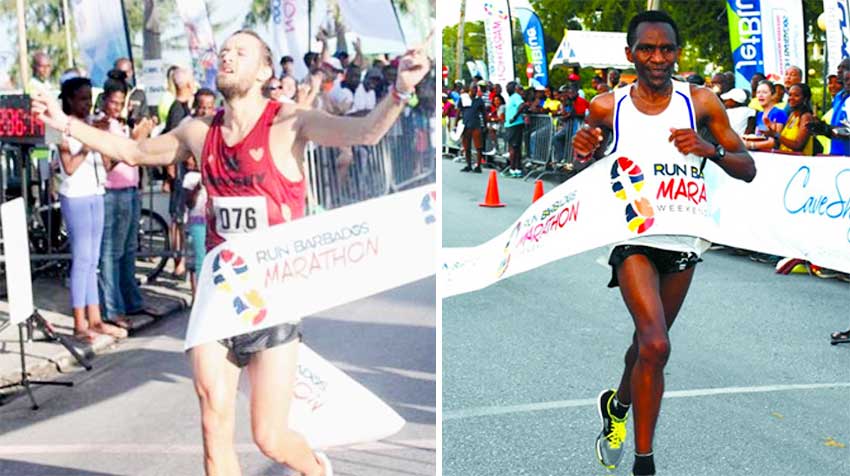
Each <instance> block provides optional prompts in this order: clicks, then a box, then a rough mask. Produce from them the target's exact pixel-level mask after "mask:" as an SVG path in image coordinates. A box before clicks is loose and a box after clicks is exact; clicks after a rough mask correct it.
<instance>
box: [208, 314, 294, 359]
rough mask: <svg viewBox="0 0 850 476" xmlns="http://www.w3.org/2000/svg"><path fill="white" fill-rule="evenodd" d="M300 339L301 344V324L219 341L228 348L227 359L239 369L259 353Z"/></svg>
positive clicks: (276, 327) (275, 327) (285, 325)
mask: <svg viewBox="0 0 850 476" xmlns="http://www.w3.org/2000/svg"><path fill="white" fill-rule="evenodd" d="M295 339H298V341H299V342H301V323H300V322H298V323H295V324H280V325H277V326H273V327H269V328H267V329H260V330H258V331H254V332H249V333H247V334H240V335H238V336H235V337H229V338H227V339H222V340H220V341H219V343H221V345H223V346H225V347H227V348H228V350H229V352H228V353H227V358H228V359H229V360H230V361H231V362H233V363H234V364H236V365H237V366H239V367H244V366H246V365H248V362H250V361H251V357H252V356H253V355H254V354H256V353H259V352H262V351H264V350H266V349H271V348H272V347H277V346H279V345H283V344H286V343H288V342H292V341H294V340H295Z"/></svg>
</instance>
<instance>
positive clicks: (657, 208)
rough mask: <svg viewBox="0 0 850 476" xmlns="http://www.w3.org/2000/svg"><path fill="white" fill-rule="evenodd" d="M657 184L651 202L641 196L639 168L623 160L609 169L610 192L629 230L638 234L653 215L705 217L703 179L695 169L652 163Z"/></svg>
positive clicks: (650, 222)
mask: <svg viewBox="0 0 850 476" xmlns="http://www.w3.org/2000/svg"><path fill="white" fill-rule="evenodd" d="M652 169H653V170H652V172H653V176H654V177H656V180H657V182H658V190H656V192H655V199H654V201H653V202H650V200H649V199H648V198H647V197H646V196H645V195H644V193H643V192H644V190H643V189H644V187H645V184H646V182H645V177H644V175H643V171H642V170H641V168H640V167H639V166H638V165H637V164H636V163H634V162H633V161H632V160H630V159H629V158H627V157H620V158H618V159H617V160H615V161H614V163H613V164H612V166H611V189H612V191H613V192H614V195H615V196H616V197H617V198H619V199H620V200H624V201H625V202H626V210H625V218H626V223H627V224H628V227H629V230H631V231H632V232H635V233H637V234H641V233H644V232H646V231H647V230H649V229H650V228H651V227H652V225H653V224H654V223H655V219H656V216H655V214H656V212H666V213H686V214H691V215H700V216H708V214H709V210H708V195H707V189H706V186H705V176H704V175H703V174H702V172H701V171H700V169H699V167H695V166H692V165H688V164H680V163H656V164H653V167H652Z"/></svg>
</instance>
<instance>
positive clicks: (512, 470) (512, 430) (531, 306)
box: [441, 160, 850, 476]
mask: <svg viewBox="0 0 850 476" xmlns="http://www.w3.org/2000/svg"><path fill="white" fill-rule="evenodd" d="M442 163H443V182H442V184H443V185H442V193H443V216H444V221H443V245H444V246H473V245H476V244H480V243H483V242H484V241H486V240H488V239H490V238H492V237H494V236H496V235H497V234H498V233H500V232H501V231H503V230H505V229H507V228H508V227H509V226H510V225H511V224H512V221H513V220H514V219H515V218H516V217H517V216H518V215H519V214H520V213H521V212H522V211H523V210H524V209H525V208H526V207H527V206H528V205H529V204H530V202H531V197H532V192H533V184H532V183H531V182H522V181H519V180H516V179H508V178H500V180H499V185H500V192H501V198H502V201H503V202H506V203H507V204H508V206H507V207H505V208H501V209H484V208H480V207H478V205H477V203H478V202H479V201H481V200H482V199H483V197H484V190H485V186H486V181H487V174H486V173H485V174H482V175H477V174H464V173H459V172H458V169H459V168H460V165H459V164H453V163H452V162H450V161H448V160H444V161H443V162H442ZM552 187H553V185H552V184H548V183H547V184H546V190H547V191H549V190H550V189H551V188H552ZM704 259H705V262H704V263H702V264H700V265H699V266H698V268H697V271H696V275H695V278H694V283H693V285H692V286H691V290H690V293H689V295H688V298H687V300H686V301H685V305H684V307H683V309H682V311H681V313H680V316H679V318H678V320H677V322H676V324H675V325H674V327H673V328H672V330H671V342H672V354H671V357H670V361H669V363H668V365H667V368H666V371H665V378H666V383H667V385H666V390H667V392H668V393H667V396H666V397H665V399H664V401H663V404H662V410H661V416H660V419H659V424H658V428H657V431H656V438H655V445H654V450H655V455H656V456H655V461H656V468H657V470H658V474H659V475H676V476H702V475H712V476H717V475H721V476H736V475H770V476H786V475H787V476H800V475H818V476H823V475H847V474H850V345H843V346H831V345H829V342H828V335H829V333H830V332H831V331H835V330H839V329H846V328H847V327H848V325H850V315H848V312H847V309H848V298H850V288H848V285H847V284H846V283H842V282H839V281H837V280H822V279H818V278H814V277H809V276H802V275H792V276H779V275H776V274H774V271H773V269H772V267H770V266H769V265H765V264H759V263H755V262H752V261H750V260H749V259H747V258H746V257H742V256H735V255H733V254H731V253H730V252H728V251H723V250H721V251H712V252H708V253H707V254H706V255H705V256H704ZM606 261H607V249H597V250H592V251H590V252H586V253H583V254H580V255H578V256H575V257H571V258H567V259H564V260H562V261H559V262H555V263H551V264H549V265H546V266H544V267H542V268H539V269H536V270H533V271H530V272H528V273H525V274H522V275H519V276H516V277H513V278H510V279H509V280H507V281H502V282H499V283H497V284H495V285H493V286H491V287H489V288H486V289H484V290H481V291H479V292H475V293H471V294H467V295H461V296H456V297H452V298H448V299H445V300H443V303H442V321H441V322H442V379H443V380H442V382H443V384H442V392H443V398H442V407H443V412H442V433H443V439H442V445H443V446H442V448H443V453H442V460H443V461H442V464H443V466H442V467H443V474H444V475H446V476H476V475H494V474H505V473H509V474H515V475H516V474H518V475H535V476H539V475H582V476H587V475H604V474H616V475H626V474H630V471H631V465H632V461H633V454H634V446H633V435H632V431H633V428H632V425H631V424H629V437H628V442H627V444H626V456H625V457H624V459H623V462H622V463H621V466H620V467H619V468H618V469H616V470H614V471H613V472H609V471H607V470H606V469H604V468H603V467H602V466H600V465H599V464H598V463H597V462H596V457H595V455H594V449H593V448H594V447H593V444H594V440H595V438H596V435H597V434H598V432H599V430H600V428H599V423H598V417H597V413H596V408H595V406H594V401H595V398H596V396H597V395H598V393H599V392H600V390H602V389H604V388H608V387H616V386H617V384H618V382H619V378H620V375H621V373H622V366H623V364H622V359H623V355H624V352H625V349H626V348H627V346H628V343H629V341H630V338H631V333H632V331H633V326H632V324H631V319H630V317H629V315H628V313H627V311H626V308H625V306H624V304H623V303H622V300H621V298H620V295H619V292H618V291H616V290H610V289H608V288H606V287H605V285H606V284H607V281H608V279H609V277H610V269H609V268H608V266H607V264H605V263H606Z"/></svg>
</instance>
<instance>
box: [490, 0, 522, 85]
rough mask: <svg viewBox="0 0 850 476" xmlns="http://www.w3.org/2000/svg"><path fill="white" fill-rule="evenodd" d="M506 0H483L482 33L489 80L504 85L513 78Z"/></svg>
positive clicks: (511, 44) (509, 21)
mask: <svg viewBox="0 0 850 476" xmlns="http://www.w3.org/2000/svg"><path fill="white" fill-rule="evenodd" d="M509 11H510V10H509V9H508V3H507V0H490V1H487V2H484V33H485V35H486V36H487V69H488V72H489V73H488V76H489V78H490V81H492V82H493V84H501V85H502V87H504V86H505V85H506V84H507V83H508V82H510V81H513V79H514V75H515V74H514V57H513V43H512V41H511V39H512V38H511V17H510V14H509Z"/></svg>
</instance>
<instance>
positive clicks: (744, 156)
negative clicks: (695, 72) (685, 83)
mask: <svg viewBox="0 0 850 476" xmlns="http://www.w3.org/2000/svg"><path fill="white" fill-rule="evenodd" d="M691 94H692V95H693V98H694V102H696V103H697V105H699V106H701V109H702V111H703V114H702V115H701V117H699V118H698V119H700V120H701V122H702V123H703V124H705V125H706V126H708V129H709V130H710V131H711V134H712V135H713V136H714V138H715V139H716V140H717V142H718V144H719V145H721V146H723V148H724V149H726V156H725V157H724V158H723V159H722V160H714V163H715V164H717V166H719V167H720V168H721V169H723V171H724V172H726V173H727V174H729V175H730V176H731V177H734V178H736V179H740V180H743V181H745V182H751V181H752V180H753V178H755V176H756V164H755V162H754V161H753V158H752V156H750V153H749V151H747V149H746V147H744V143H743V142H742V141H741V137H740V136H739V135H738V134H736V133H735V131H733V130H732V128H731V127H730V126H729V116H727V115H726V109H725V108H724V107H723V104H721V103H720V99H718V97H717V95H716V94H714V93H713V92H712V91H711V90H709V89H707V88H702V87H693V88H691ZM688 131H690V132H688ZM670 140H671V141H672V142H673V143H674V144H675V145H676V147H677V148H678V149H679V151H680V152H682V153H683V154H695V155H698V156H702V157H707V158H711V157H715V155H716V154H717V147H716V145H715V144H711V143H709V142H707V141H705V140H703V139H702V138H700V137H699V135H697V133H696V131H694V130H693V129H677V130H674V131H671V135H670Z"/></svg>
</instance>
